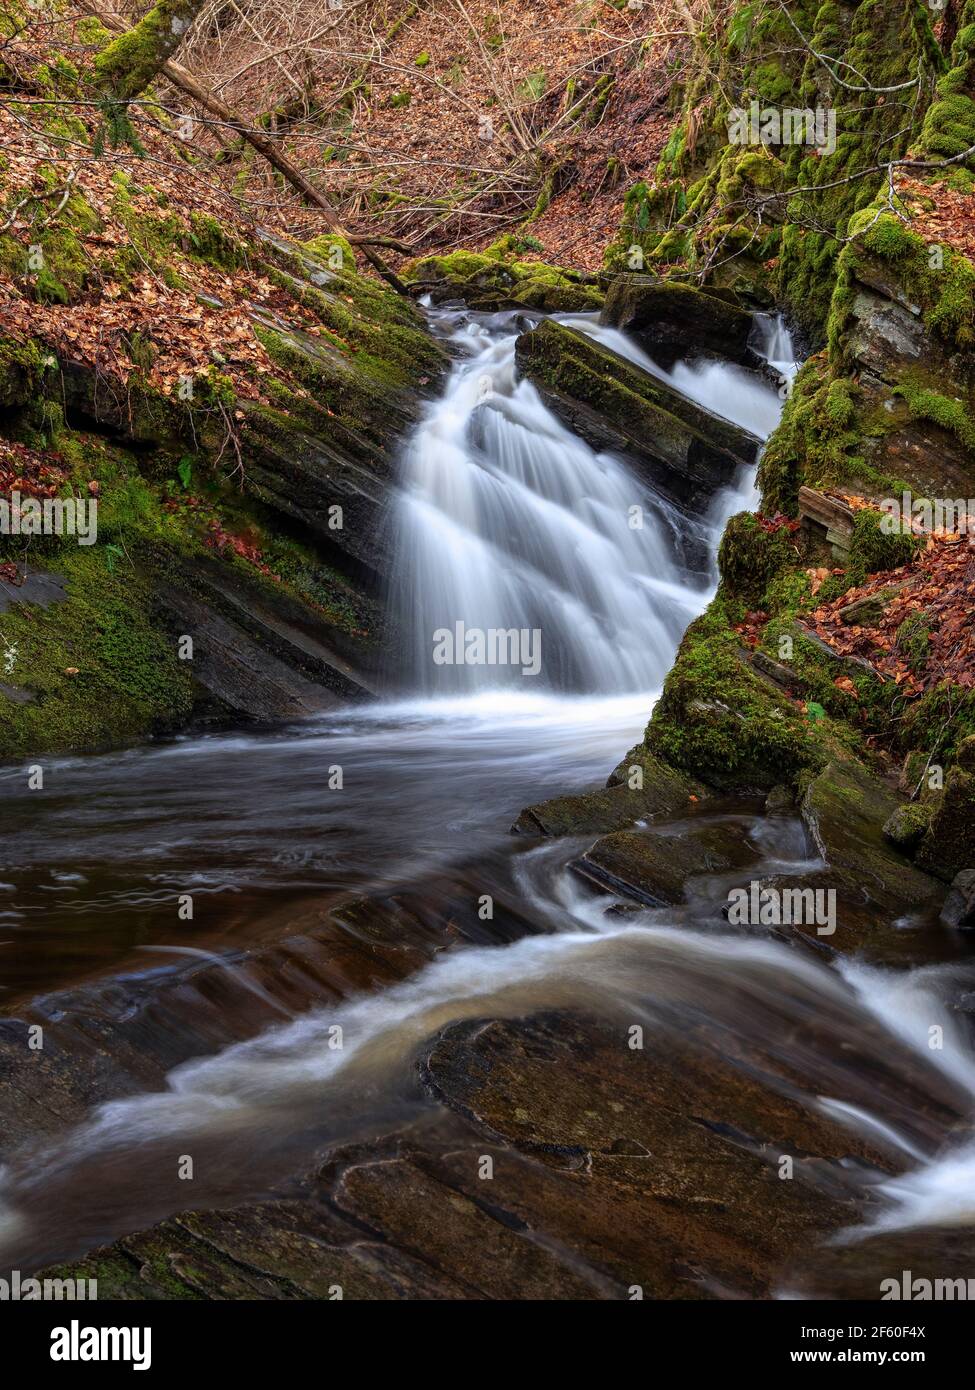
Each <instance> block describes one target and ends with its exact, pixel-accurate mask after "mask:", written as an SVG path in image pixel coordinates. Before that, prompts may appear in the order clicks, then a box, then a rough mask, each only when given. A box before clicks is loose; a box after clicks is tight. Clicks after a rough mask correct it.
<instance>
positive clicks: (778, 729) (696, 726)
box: [646, 594, 823, 790]
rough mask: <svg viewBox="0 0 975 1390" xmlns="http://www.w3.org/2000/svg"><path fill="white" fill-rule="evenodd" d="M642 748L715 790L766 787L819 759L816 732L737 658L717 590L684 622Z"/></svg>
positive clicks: (790, 778)
mask: <svg viewBox="0 0 975 1390" xmlns="http://www.w3.org/2000/svg"><path fill="white" fill-rule="evenodd" d="M646 745H647V748H648V749H649V750H650V752H652V753H653V754H655V755H656V756H658V757H660V758H663V760H664V761H665V762H667V763H669V764H670V765H671V766H672V767H676V768H678V769H680V770H681V771H684V772H687V773H690V774H691V775H693V776H695V777H699V778H700V779H701V781H703V782H705V783H707V784H708V785H711V786H716V787H719V788H722V789H725V788H726V789H739V790H746V789H768V788H771V787H773V786H776V785H777V784H779V783H783V782H785V783H792V782H794V781H795V779H796V777H797V775H798V773H799V771H800V769H801V768H803V767H811V766H818V765H820V763H821V761H822V759H823V752H822V748H821V746H820V744H819V741H818V736H817V732H816V730H815V729H814V727H813V725H812V724H810V722H809V721H808V720H806V719H805V718H803V716H802V715H801V713H800V711H799V709H798V707H797V706H796V705H794V704H793V703H792V702H791V701H790V700H788V699H787V698H786V696H785V695H784V694H779V693H777V692H776V691H775V690H773V689H772V687H771V686H770V685H769V684H768V683H766V682H765V681H762V680H761V679H760V678H759V677H758V676H757V675H756V674H755V673H754V672H753V671H752V670H751V669H750V668H749V667H748V665H747V664H746V663H745V662H744V661H743V660H742V657H741V653H740V639H739V637H738V635H737V633H735V632H734V631H733V630H732V629H731V627H730V626H729V625H728V621H727V617H726V610H725V602H724V599H723V598H722V596H721V594H719V595H718V597H717V598H716V599H714V600H713V602H712V604H711V607H710V608H709V609H708V611H707V613H706V614H704V616H703V617H701V618H699V619H697V621H696V622H694V623H692V624H691V626H690V627H689V628H688V630H687V632H686V634H685V636H684V640H683V642H682V643H681V647H680V651H679V652H678V654H677V660H676V662H675V664H674V667H673V669H672V670H671V672H670V674H669V676H668V677H667V680H666V683H665V685H664V689H663V694H662V695H661V697H660V700H659V701H658V703H657V706H656V708H655V709H654V712H653V717H652V719H651V721H650V724H649V726H648V728H647V734H646Z"/></svg>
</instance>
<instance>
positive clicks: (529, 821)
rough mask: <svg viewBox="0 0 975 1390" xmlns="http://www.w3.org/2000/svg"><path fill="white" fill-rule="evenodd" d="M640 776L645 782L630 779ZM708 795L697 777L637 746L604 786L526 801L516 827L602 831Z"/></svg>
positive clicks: (679, 807)
mask: <svg viewBox="0 0 975 1390" xmlns="http://www.w3.org/2000/svg"><path fill="white" fill-rule="evenodd" d="M635 782H640V783H642V785H641V786H635V785H631V784H632V783H635ZM704 795H705V791H704V788H703V787H700V785H699V784H698V783H696V782H693V781H692V780H691V779H690V778H688V777H683V776H681V774H680V773H679V772H675V771H674V770H673V768H670V767H667V765H666V764H665V763H662V762H660V761H659V759H657V758H654V757H653V756H652V755H650V754H648V753H646V752H645V751H644V750H642V749H639V748H636V749H634V750H633V752H632V753H631V754H630V756H629V758H627V759H624V760H623V762H622V763H620V765H619V767H617V768H616V769H614V771H613V772H612V774H611V775H610V779H609V786H608V787H607V788H606V789H605V790H601V791H593V792H582V793H580V794H579V795H576V796H557V797H553V798H552V799H551V800H550V801H542V802H539V803H538V804H537V805H535V806H526V807H525V809H524V810H523V811H522V812H521V815H520V816H519V817H518V819H517V820H516V821H515V823H514V825H513V826H512V829H513V830H515V831H517V832H518V833H520V834H528V835H537V834H539V833H541V834H542V835H592V834H601V833H605V832H607V831H610V830H621V829H622V828H623V827H624V826H627V825H632V824H633V823H634V822H635V821H638V820H644V819H646V818H648V817H652V816H659V815H667V816H673V815H676V814H678V813H679V812H682V811H686V810H687V809H688V805H689V804H690V803H691V802H693V801H694V800H696V799H699V798H700V797H702V796H704Z"/></svg>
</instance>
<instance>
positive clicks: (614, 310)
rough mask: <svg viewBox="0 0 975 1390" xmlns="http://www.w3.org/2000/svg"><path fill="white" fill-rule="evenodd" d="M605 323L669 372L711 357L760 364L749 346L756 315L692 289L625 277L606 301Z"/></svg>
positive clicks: (611, 290)
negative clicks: (631, 339) (681, 363)
mask: <svg viewBox="0 0 975 1390" xmlns="http://www.w3.org/2000/svg"><path fill="white" fill-rule="evenodd" d="M602 322H603V323H607V324H611V325H612V326H613V327H614V328H619V329H622V330H623V332H625V333H629V334H630V335H631V336H632V337H634V338H635V339H636V341H637V342H638V343H639V344H640V346H641V347H642V348H643V349H644V351H645V352H646V353H647V354H648V355H649V356H650V357H652V358H653V360H654V361H655V362H658V363H659V364H660V366H661V367H663V368H664V369H665V370H669V369H670V368H671V367H672V366H673V365H674V363H675V362H677V361H680V360H682V359H685V358H691V357H703V356H705V355H708V354H711V355H714V356H716V357H721V358H723V359H724V360H725V361H729V362H737V363H740V364H747V365H752V366H757V365H758V364H759V359H758V357H757V356H756V355H755V353H754V352H753V351H752V350H751V349H750V348H749V345H748V343H749V338H750V336H751V332H752V327H753V320H752V316H751V314H748V313H746V312H745V311H744V310H743V309H739V308H738V307H737V306H736V305H734V304H732V303H729V301H728V300H727V299H726V298H724V297H718V296H716V295H714V294H709V293H708V292H706V291H704V290H698V289H694V288H692V287H691V286H690V285H681V284H677V283H673V282H667V281H647V280H644V279H642V278H637V277H633V276H629V275H620V276H619V277H618V278H617V279H616V280H614V281H613V284H612V287H611V288H610V291H609V293H608V295H607V296H606V303H605V306H604V308H603V313H602Z"/></svg>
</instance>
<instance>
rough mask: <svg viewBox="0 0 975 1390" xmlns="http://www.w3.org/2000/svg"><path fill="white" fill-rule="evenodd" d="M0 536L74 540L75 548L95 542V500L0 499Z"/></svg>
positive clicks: (96, 504)
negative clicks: (76, 543) (73, 537)
mask: <svg viewBox="0 0 975 1390" xmlns="http://www.w3.org/2000/svg"><path fill="white" fill-rule="evenodd" d="M0 535H2V536H75V537H77V540H78V544H79V545H94V544H95V541H96V540H97V539H98V499H97V498H95V497H45V498H43V499H41V498H39V497H22V496H21V494H20V493H19V492H16V491H15V492H12V493H11V494H10V497H9V498H7V497H0Z"/></svg>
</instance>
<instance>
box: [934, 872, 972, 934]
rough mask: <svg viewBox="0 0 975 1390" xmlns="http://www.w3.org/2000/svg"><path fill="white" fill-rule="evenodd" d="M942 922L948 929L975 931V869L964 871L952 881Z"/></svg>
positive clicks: (942, 912)
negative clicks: (956, 928)
mask: <svg viewBox="0 0 975 1390" xmlns="http://www.w3.org/2000/svg"><path fill="white" fill-rule="evenodd" d="M941 920H942V922H944V924H945V926H948V927H958V928H960V929H962V930H966V931H972V930H975V869H962V871H961V873H958V874H956V875H955V877H954V878H953V879H952V883H951V891H950V892H949V894H948V896H947V898H946V899H945V905H944V907H943V908H942V909H941Z"/></svg>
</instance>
